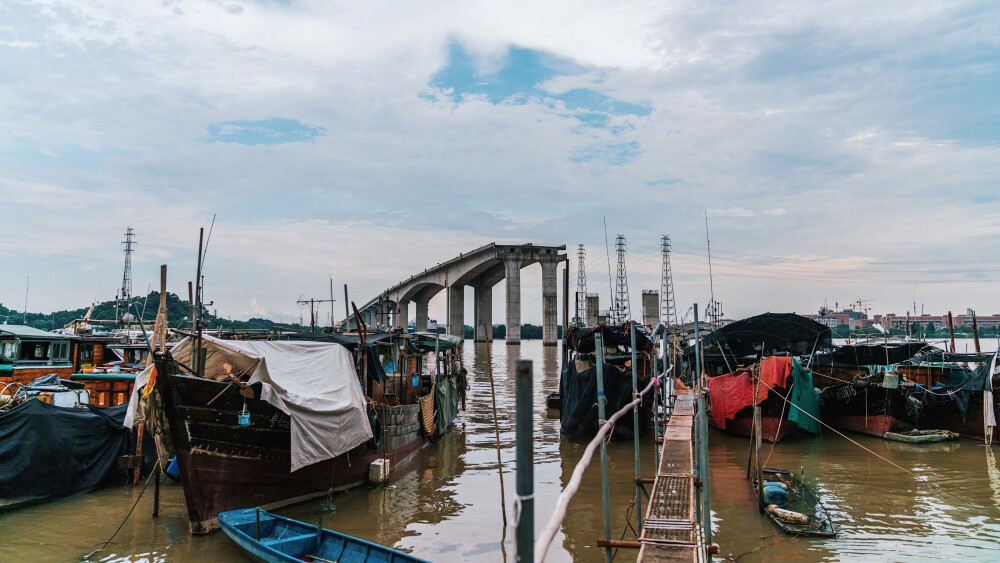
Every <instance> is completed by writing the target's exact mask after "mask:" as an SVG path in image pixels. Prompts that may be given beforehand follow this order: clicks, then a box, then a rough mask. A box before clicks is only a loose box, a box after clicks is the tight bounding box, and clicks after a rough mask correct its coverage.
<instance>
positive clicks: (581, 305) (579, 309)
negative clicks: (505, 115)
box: [576, 244, 587, 324]
mask: <svg viewBox="0 0 1000 563" xmlns="http://www.w3.org/2000/svg"><path fill="white" fill-rule="evenodd" d="M586 261H587V251H586V250H584V249H583V245H582V244H581V245H578V246H577V247H576V318H577V322H579V323H581V324H583V323H586V322H587V321H586V318H587V266H586Z"/></svg>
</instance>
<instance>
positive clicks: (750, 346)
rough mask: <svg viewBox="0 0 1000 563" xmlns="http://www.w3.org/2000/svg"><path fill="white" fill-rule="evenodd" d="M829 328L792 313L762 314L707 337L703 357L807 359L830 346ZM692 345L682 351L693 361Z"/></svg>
mask: <svg viewBox="0 0 1000 563" xmlns="http://www.w3.org/2000/svg"><path fill="white" fill-rule="evenodd" d="M831 335H832V333H831V331H830V327H828V326H825V325H822V324H820V323H818V322H816V321H814V320H812V319H807V318H805V317H803V316H801V315H796V314H795V313H764V314H763V315H757V316H754V317H748V318H746V319H742V320H739V321H736V322H733V323H730V324H728V325H726V326H724V327H722V328H719V329H718V330H716V331H714V332H712V333H711V334H709V335H708V336H706V337H705V338H704V340H703V346H704V347H705V352H704V353H705V356H706V358H708V357H709V356H710V355H711V354H712V353H717V354H725V355H726V357H727V358H730V359H731V360H735V359H736V358H746V357H759V356H760V355H761V352H763V354H764V355H765V356H767V355H771V354H775V353H777V352H788V353H789V354H791V355H793V356H807V355H809V354H812V353H813V352H814V351H815V352H821V351H829V350H830V349H832V347H833V341H832V336H831ZM694 351H695V348H694V346H691V347H689V348H688V349H687V350H685V351H684V356H685V358H689V359H692V360H693V358H694Z"/></svg>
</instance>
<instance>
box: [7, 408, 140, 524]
mask: <svg viewBox="0 0 1000 563" xmlns="http://www.w3.org/2000/svg"><path fill="white" fill-rule="evenodd" d="M124 417H125V406H124V405H120V406H117V407H110V408H99V407H94V406H87V407H86V408H82V407H72V408H67V407H57V406H54V405H49V404H46V403H43V402H41V401H39V400H37V399H28V400H27V401H25V402H24V403H22V404H20V405H17V406H15V407H12V408H11V409H9V410H7V411H0V512H3V511H6V510H12V509H15V508H19V507H21V506H25V505H29V504H34V503H38V502H44V501H46V500H51V499H55V498H59V497H64V496H68V495H72V494H76V493H85V492H89V491H93V490H95V489H98V488H100V487H103V486H105V485H108V484H110V483H111V482H112V481H114V478H115V477H116V476H118V475H119V474H120V471H119V470H118V468H117V462H118V457H119V456H120V455H123V454H126V453H128V451H129V449H130V447H131V443H132V440H131V437H130V436H129V433H128V429H126V428H125V427H124V426H122V419H123V418H124Z"/></svg>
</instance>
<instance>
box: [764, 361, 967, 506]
mask: <svg viewBox="0 0 1000 563" xmlns="http://www.w3.org/2000/svg"><path fill="white" fill-rule="evenodd" d="M757 381H759V382H760V383H763V384H764V385H765V386H766V387H767V388H768V389H770V390H771V391H774V389H773V388H772V387H771V386H770V385H768V384H767V382H765V381H764V380H763V379H761V378H760V377H758V378H757ZM776 394H777V393H776ZM777 395H778V396H779V397H781V398H782V399H783V400H784V401H785V402H786V403H788V404H789V405H791V406H793V407H795V408H797V409H799V411H800V412H802V413H803V414H805V415H806V416H808V417H809V418H811V419H813V420H815V421H816V422H818V423H820V424H821V425H822V426H823V427H824V428H826V429H828V430H830V431H831V432H833V433H834V434H836V435H838V436H840V437H841V438H843V439H845V440H847V441H848V442H850V443H852V444H854V445H855V446H857V447H859V448H861V449H863V450H865V451H866V452H868V453H870V454H871V455H873V456H875V457H877V458H879V459H881V460H882V461H884V462H886V463H888V464H889V465H891V466H893V467H895V468H896V469H898V470H900V471H902V472H903V473H906V474H907V475H909V476H910V477H913V478H914V479H915V480H916V481H919V482H921V483H926V484H927V485H930V486H931V487H933V488H935V489H937V490H938V491H940V492H942V493H944V494H946V495H948V496H952V497H955V498H957V499H958V500H960V501H962V502H964V503H966V504H968V505H969V506H972V507H974V508H982V506H980V505H978V504H976V503H974V502H972V501H971V500H969V499H967V498H965V497H963V496H961V495H957V494H955V493H953V492H951V491H948V490H947V489H944V488H942V487H939V486H938V485H935V484H934V483H931V482H930V481H929V480H928V479H929V478H928V477H921V476H920V475H917V474H916V473H913V472H912V471H910V470H908V469H906V468H903V467H900V466H899V465H897V464H896V463H894V462H892V461H890V460H889V459H886V458H885V457H883V456H881V455H879V454H877V453H876V452H874V451H872V450H870V449H869V448H866V447H865V446H863V445H861V444H860V443H858V442H856V441H855V440H852V439H851V438H849V437H848V436H846V435H844V434H843V433H842V432H840V431H838V430H837V429H835V428H833V427H832V426H830V425H829V424H826V423H825V422H823V421H822V420H820V419H818V418H816V417H815V416H813V415H811V414H809V413H808V412H806V411H805V410H803V409H802V408H800V407H799V406H798V405H796V404H795V403H793V402H791V401H789V400H788V398H787V397H784V396H782V395H780V394H777Z"/></svg>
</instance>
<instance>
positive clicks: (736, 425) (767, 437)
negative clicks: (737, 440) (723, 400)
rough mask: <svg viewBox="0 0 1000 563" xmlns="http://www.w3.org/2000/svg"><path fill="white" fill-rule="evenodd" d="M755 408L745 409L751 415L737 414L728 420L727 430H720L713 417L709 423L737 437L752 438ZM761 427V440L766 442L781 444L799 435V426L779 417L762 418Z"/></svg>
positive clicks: (741, 412)
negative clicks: (782, 441)
mask: <svg viewBox="0 0 1000 563" xmlns="http://www.w3.org/2000/svg"><path fill="white" fill-rule="evenodd" d="M752 409H753V407H749V408H747V409H744V410H746V411H749V413H750V414H749V415H747V414H745V413H744V412H743V411H740V412H738V413H736V416H735V417H734V418H733V419H731V420H726V426H725V428H720V427H719V425H718V424H717V423H716V422H715V420H713V419H712V418H711V417H709V419H708V423H709V424H711V425H712V426H713V427H715V428H718V429H719V430H724V431H726V432H728V433H730V434H736V435H737V436H751V435H752V434H753V410H752ZM760 426H761V438H762V439H763V440H764V441H765V442H780V441H781V440H784V439H785V438H788V437H789V436H792V435H793V434H797V433H798V430H799V426H798V425H797V424H795V423H794V422H792V421H790V420H788V419H782V418H780V417H779V416H764V415H762V416H761V417H760Z"/></svg>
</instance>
